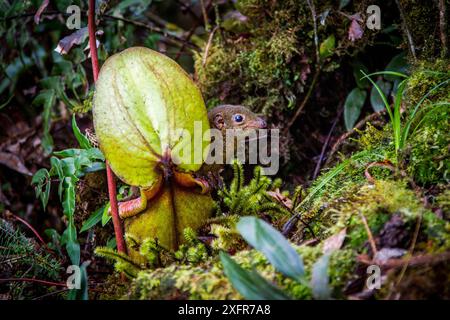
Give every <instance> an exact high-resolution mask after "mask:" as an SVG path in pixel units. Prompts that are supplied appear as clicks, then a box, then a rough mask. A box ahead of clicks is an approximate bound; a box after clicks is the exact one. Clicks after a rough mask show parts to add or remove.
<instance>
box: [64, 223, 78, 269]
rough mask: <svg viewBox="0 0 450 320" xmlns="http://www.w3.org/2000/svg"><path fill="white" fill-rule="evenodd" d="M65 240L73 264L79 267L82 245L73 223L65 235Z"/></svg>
mask: <svg viewBox="0 0 450 320" xmlns="http://www.w3.org/2000/svg"><path fill="white" fill-rule="evenodd" d="M63 238H64V241H65V244H66V250H67V254H68V255H69V258H70V261H71V263H72V264H75V265H77V266H78V265H79V264H80V244H79V243H78V240H77V229H76V227H75V225H74V223H73V221H71V222H69V225H68V226H67V229H66V230H65V231H64V233H63Z"/></svg>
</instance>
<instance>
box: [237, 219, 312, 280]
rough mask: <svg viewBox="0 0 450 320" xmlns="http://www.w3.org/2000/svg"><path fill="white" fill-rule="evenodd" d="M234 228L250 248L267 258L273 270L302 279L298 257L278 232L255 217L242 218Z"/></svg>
mask: <svg viewBox="0 0 450 320" xmlns="http://www.w3.org/2000/svg"><path fill="white" fill-rule="evenodd" d="M236 228H237V230H238V231H239V233H240V234H241V235H242V237H243V238H244V239H245V240H246V241H247V242H248V243H249V244H250V245H251V246H252V247H254V248H255V249H256V250H258V251H261V252H262V253H263V254H264V255H265V256H266V257H267V259H268V260H269V261H270V263H271V264H272V265H273V266H274V267H275V269H277V270H278V271H280V272H281V273H283V274H284V275H285V276H288V277H290V278H292V279H295V280H297V281H301V280H302V279H303V277H304V275H305V270H304V266H303V261H302V259H301V257H300V255H299V254H298V253H297V251H295V249H294V248H293V247H292V246H291V244H290V243H289V242H288V241H287V240H286V238H285V237H284V236H283V235H282V234H281V233H280V232H279V231H278V230H276V229H275V228H274V227H272V226H271V225H270V224H268V223H267V222H265V221H263V220H261V219H258V218H256V217H242V218H241V219H240V220H239V222H238V224H237V226H236Z"/></svg>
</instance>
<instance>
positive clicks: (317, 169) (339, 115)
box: [312, 106, 344, 180]
mask: <svg viewBox="0 0 450 320" xmlns="http://www.w3.org/2000/svg"><path fill="white" fill-rule="evenodd" d="M343 111H344V108H343V107H342V106H341V107H340V109H339V111H338V114H337V115H336V118H335V119H334V121H333V124H332V126H331V128H330V131H329V132H328V135H327V139H326V140H325V143H324V144H323V146H322V151H321V152H320V156H319V160H317V164H316V168H315V169H314V174H313V177H312V179H313V180H314V179H316V177H317V175H318V174H319V170H320V167H321V165H322V162H323V158H324V155H325V151H326V150H327V148H328V144H329V143H330V140H331V134H332V133H333V131H334V128H335V127H336V125H337V123H338V121H339V119H340V118H341V115H342V112H343Z"/></svg>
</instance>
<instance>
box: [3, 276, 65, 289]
mask: <svg viewBox="0 0 450 320" xmlns="http://www.w3.org/2000/svg"><path fill="white" fill-rule="evenodd" d="M1 281H3V282H32V283H39V284H43V285H46V286H55V287H66V288H67V284H65V283H61V282H52V281H47V280H41V279H34V278H5V279H0V282H1Z"/></svg>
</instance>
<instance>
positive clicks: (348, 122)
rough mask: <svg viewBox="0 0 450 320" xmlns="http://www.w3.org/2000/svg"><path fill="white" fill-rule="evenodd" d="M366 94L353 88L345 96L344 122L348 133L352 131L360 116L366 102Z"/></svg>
mask: <svg viewBox="0 0 450 320" xmlns="http://www.w3.org/2000/svg"><path fill="white" fill-rule="evenodd" d="M366 96H367V92H366V91H364V90H361V89H359V88H354V89H353V90H352V91H350V93H349V94H348V96H347V99H346V100H345V104H344V120H345V127H346V128H347V130H348V131H350V130H352V129H353V126H354V125H355V123H356V120H358V118H359V115H360V114H361V109H362V107H363V106H364V102H365V101H366Z"/></svg>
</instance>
